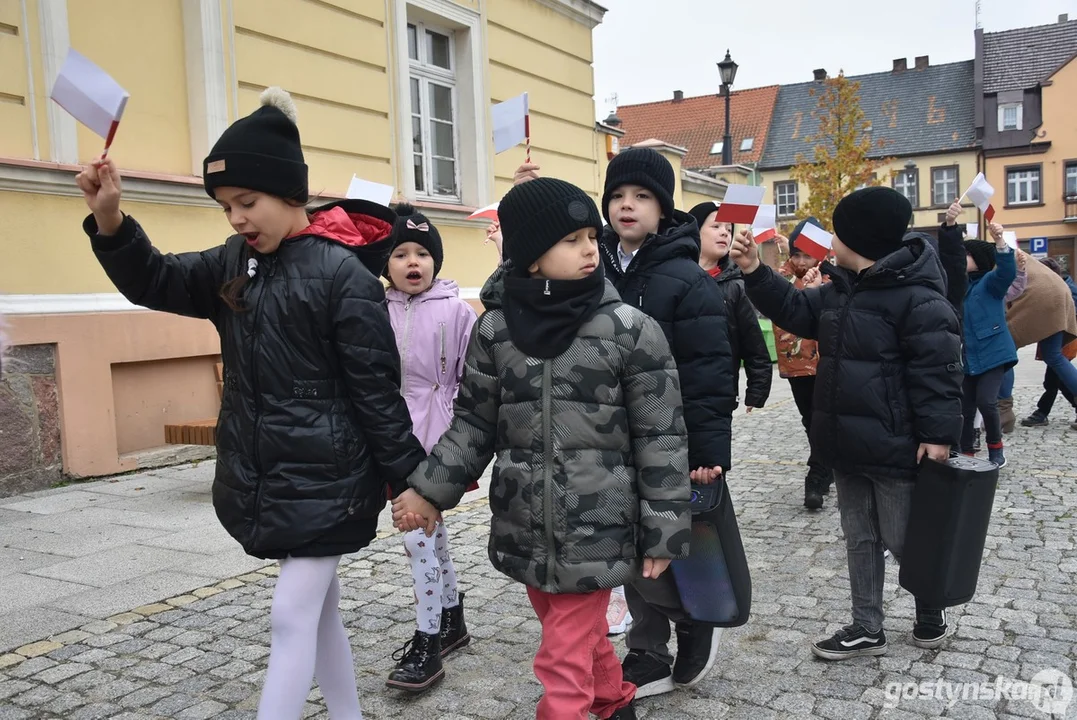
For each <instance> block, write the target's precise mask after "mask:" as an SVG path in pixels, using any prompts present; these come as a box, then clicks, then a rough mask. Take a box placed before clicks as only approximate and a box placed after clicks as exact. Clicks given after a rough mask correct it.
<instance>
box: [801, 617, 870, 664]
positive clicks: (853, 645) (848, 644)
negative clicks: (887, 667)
mask: <svg viewBox="0 0 1077 720" xmlns="http://www.w3.org/2000/svg"><path fill="white" fill-rule="evenodd" d="M811 651H812V653H814V654H815V656H816V657H821V658H822V659H824V660H848V659H849V658H854V657H863V656H865V655H885V654H886V635H885V634H884V633H883V631H882V630H880V631H879V632H877V633H871V632H868V631H867V630H866V629H865V628H864V627H863V626H862V625H851V626H849V627H845V628H842V629H841V630H838V631H837V632H836V633H834V636H833V637H829V638H827V639H826V640H820V641H819V642H817V643H814V644H813V645H812V646H811Z"/></svg>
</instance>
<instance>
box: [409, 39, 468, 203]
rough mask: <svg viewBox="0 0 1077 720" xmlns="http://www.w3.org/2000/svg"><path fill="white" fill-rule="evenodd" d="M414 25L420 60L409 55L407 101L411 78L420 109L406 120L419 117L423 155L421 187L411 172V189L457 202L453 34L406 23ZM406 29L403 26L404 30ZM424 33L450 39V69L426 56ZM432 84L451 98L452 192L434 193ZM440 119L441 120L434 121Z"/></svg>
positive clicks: (432, 198)
mask: <svg viewBox="0 0 1077 720" xmlns="http://www.w3.org/2000/svg"><path fill="white" fill-rule="evenodd" d="M411 27H414V28H415V31H416V48H417V50H418V52H419V59H418V60H412V59H411V57H410V54H409V56H408V101H409V104H410V101H411V81H412V80H418V81H419V109H418V111H416V109H415V108H414V107H413V108H411V113H409V120H410V119H411V118H414V117H415V116H418V117H419V130H420V132H421V134H422V144H423V149H422V158H423V189H422V190H421V191H420V190H418V189H417V188H416V187H415V183H414V175H413V176H412V185H411V188H412V190H414V191H415V196H416V197H417V198H421V199H423V200H430V201H431V202H460V197H461V184H460V133H459V125H460V123H459V118H460V113H459V110H458V108H459V104H458V103H457V101H456V95H457V90H456V64H457V63H456V34H455V33H454V32H453V31H452V30H449V29H447V28H443V27H440V26H438V25H433V24H430V23H426V22H409V23H408V28H411ZM406 31H407V28H405V32H406ZM427 33H435V34H438V35H442V36H444V37H447V38H448V40H449V65H450V67H449V69H445V68H443V67H441V66H439V65H434V64H433V63H431V62H430V59H429V58H428V57H427V52H428V51H427V42H426V36H427ZM431 84H434V85H439V86H441V87H447V88H449V93H450V101H451V104H452V146H453V157H452V162H453V189H454V190H455V192H453V193H452V194H441V193H436V192H434V159H435V158H434V143H433V133H432V132H431V126H432V125H433V123H434V122H436V120H435V118H434V117H433V116H432V114H431V109H430V106H429V103H430V86H431ZM437 122H443V121H437ZM408 130H409V137H410V130H411V123H410V122H409V123H408ZM415 154H416V153H415V152H414V151H412V153H411V158H410V159H411V161H412V163H411V164H412V167H413V168H414V166H415Z"/></svg>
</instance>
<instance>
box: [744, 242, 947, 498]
mask: <svg viewBox="0 0 1077 720" xmlns="http://www.w3.org/2000/svg"><path fill="white" fill-rule="evenodd" d="M823 267H824V270H823V272H824V273H826V274H827V275H829V276H830V279H831V281H832V282H830V283H826V284H824V285H823V286H822V287H819V288H812V289H809V290H804V291H799V290H796V289H795V288H794V287H793V286H792V285H791V284H790V283H789V281H788V280H786V279H785V278H783V277H781V276H780V275H778V273H776V272H774V271H773V270H772V269H770V268H769V267H766V266H761V267H760V268H759V270H756V271H755V272H753V273H752V274H751V275H745V276H744V285H745V288H746V289H747V290H748V296H749V297H750V298H751V299H752V302H753V303H755V306H756V307H757V308H759V310H760V311H761V312H762V313H763V314H764V315H766V316H767V317H769V318H770V319H772V320H773V321H774V322H775V323H777V324H778V325H780V326H781V327H783V328H785V329H787V330H789V331H790V332H792V333H795V334H797V335H799V336H801V337H806V338H810V339H817V340H818V341H819V372H818V376H817V379H816V382H815V403H814V411H813V414H812V422H811V443H812V448H813V450H815V451H816V452H817V453H819V455H820V460H821V462H823V463H824V464H826V465H827V466H829V467H833V468H834V469H835V470H839V471H841V472H845V473H864V474H868V475H870V476H872V477H891V478H903V479H908V478H910V477H913V476H914V475H915V474H916V471H917V466H918V463H917V458H916V454H917V449H918V448H919V446H920V444H921V443H930V444H933V445H950V446H954V445H957V443H958V440H959V439H960V436H961V383H962V380H963V378H964V373H963V371H962V366H961V337H960V335H959V334H958V329H957V328H958V325H957V315H956V314H955V313H954V309H953V307H952V306H951V305H950V303H949V302H948V301H947V299H946V296H945V292H946V284H945V282H944V280H943V269H942V263H941V262H940V261H939V256H938V255H937V254H936V253H935V251H934V250H933V249H932V248H931V247H930V246H929V245H928V244H927V243H925V242H924V241H923V240H921V239H918V238H912V239H910V240H908V241H907V242H906V245H905V246H904V247H902V248H901V249H900V250H898V251H897V252H894V253H892V254H890V255H888V256H886V257H885V258H883V259H882V260H880V261H879V262H877V263H876V264H875V265H874V266H873V267H871V268H869V269H867V270H865V271H864V272H863V273H861V274H860V276H859V277H858V276H857V275H856V274H855V273H852V272H850V271H848V270H843V269H840V268H835V267H833V266H832V265H830V264H829V263H827V264H825V265H824V266H823Z"/></svg>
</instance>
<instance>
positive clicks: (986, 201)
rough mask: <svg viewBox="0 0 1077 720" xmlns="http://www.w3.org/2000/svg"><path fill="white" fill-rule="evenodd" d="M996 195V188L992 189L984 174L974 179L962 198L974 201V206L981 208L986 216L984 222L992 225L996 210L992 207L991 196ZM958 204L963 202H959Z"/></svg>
mask: <svg viewBox="0 0 1077 720" xmlns="http://www.w3.org/2000/svg"><path fill="white" fill-rule="evenodd" d="M994 194H995V188H993V187H991V185H990V183H988V182H987V178H985V177H984V174H983V173H978V174H977V175H976V177H974V178H973V179H972V185H970V186H969V189H968V190H966V191H965V194H964V195H962V196H961V197H963V198H964V197H967V198H968V199H969V200H971V201H972V204H973V205H975V206H976V207H978V208H980V212H982V213H983V214H984V220H986V221H987V222H988V223H990V222H991V219H992V218H994V217H995V208H994V207H992V205H991V196H992V195H994ZM958 202H961V201H960V200H958Z"/></svg>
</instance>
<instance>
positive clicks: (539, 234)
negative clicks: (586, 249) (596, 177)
mask: <svg viewBox="0 0 1077 720" xmlns="http://www.w3.org/2000/svg"><path fill="white" fill-rule="evenodd" d="M497 217H498V220H499V221H500V222H501V235H502V237H503V238H504V240H503V243H502V245H503V248H504V252H505V257H506V258H507V259H508V260H511V261H512V264H513V265H514V266H515V267H516V269H517V270H518V271H519V272H526V271H527V269H528V268H529V267H531V265H533V264H534V262H535V261H536V260H538V259H539V258H540V257H542V256H543V255H545V254H546V251H547V250H549V249H550V248H552V247H553V246H554V245H556V244H557V243H559V242H561V239H562V238H564V237H565V236H567V235H571V234H572V233H574V232H576V231H577V230H582V229H583V228H594V229H595V231H596V232H602V218H601V216H599V214H598V208H597V207H595V201H594V200H592V199H591V196H590V195H588V194H587V193H585V192H584V191H583V190H581V189H579V188H578V187H576V186H575V185H573V184H572V183H568V182H565V181H564V180H558V179H556V178H546V177H544V178H538V179H537V180H531V181H530V182H525V183H523V184H521V185H517V186H516V187H514V188H512V189H511V190H509V192H508V194H506V195H505V197H503V198H502V199H501V204H500V205H498V208H497Z"/></svg>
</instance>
